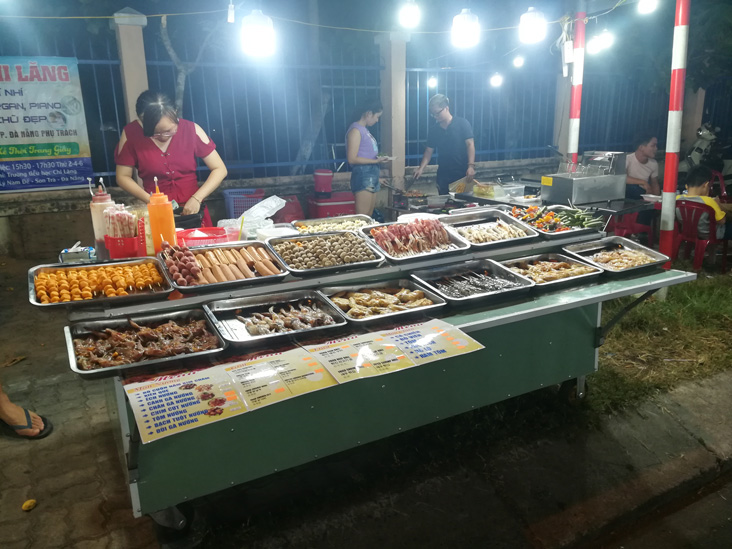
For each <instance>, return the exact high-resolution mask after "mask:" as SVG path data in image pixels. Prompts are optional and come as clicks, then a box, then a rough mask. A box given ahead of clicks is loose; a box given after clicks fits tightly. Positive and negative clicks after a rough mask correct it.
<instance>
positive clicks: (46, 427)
mask: <svg viewBox="0 0 732 549" xmlns="http://www.w3.org/2000/svg"><path fill="white" fill-rule="evenodd" d="M23 411H24V412H25V420H26V421H27V422H28V423H26V424H25V425H8V424H7V423H5V422H4V421H0V423H1V424H3V425H4V426H5V427H7V429H8V433H9V434H10V435H12V436H15V437H18V438H24V439H26V440H38V439H39V438H45V437H47V436H48V435H50V434H51V433H52V432H53V423H51V422H50V420H48V419H46V418H45V417H43V416H41V415H39V416H38V417H40V418H41V419H42V420H43V430H42V431H41V432H40V433H38V434H37V435H35V436H28V435H19V434H18V433H17V432H16V431H22V430H24V429H33V422H32V421H31V416H30V412H29V411H28V410H27V409H25V408H23Z"/></svg>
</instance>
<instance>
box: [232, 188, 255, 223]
mask: <svg viewBox="0 0 732 549" xmlns="http://www.w3.org/2000/svg"><path fill="white" fill-rule="evenodd" d="M223 195H224V200H225V201H226V216H227V217H228V218H229V219H236V218H237V217H239V216H240V215H241V214H243V213H244V212H245V211H247V210H248V209H249V208H251V207H252V206H254V205H255V204H257V203H258V202H261V201H262V199H263V198H264V189H226V190H225V191H223Z"/></svg>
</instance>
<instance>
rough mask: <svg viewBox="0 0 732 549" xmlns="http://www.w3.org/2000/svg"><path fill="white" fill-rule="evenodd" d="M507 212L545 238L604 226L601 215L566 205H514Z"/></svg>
mask: <svg viewBox="0 0 732 549" xmlns="http://www.w3.org/2000/svg"><path fill="white" fill-rule="evenodd" d="M507 211H508V213H509V214H510V215H511V216H512V217H514V218H515V219H518V220H519V221H521V223H524V224H525V225H528V226H529V227H531V228H532V229H534V230H535V231H537V232H538V233H539V234H542V235H544V236H545V237H546V238H562V237H565V236H574V235H576V234H580V233H588V232H593V231H600V230H602V228H603V227H604V226H605V222H604V221H603V220H602V218H601V217H597V216H596V215H594V214H592V213H590V212H586V211H585V210H582V209H579V208H570V207H568V206H529V207H527V208H521V207H520V206H514V207H512V208H511V209H509V210H507Z"/></svg>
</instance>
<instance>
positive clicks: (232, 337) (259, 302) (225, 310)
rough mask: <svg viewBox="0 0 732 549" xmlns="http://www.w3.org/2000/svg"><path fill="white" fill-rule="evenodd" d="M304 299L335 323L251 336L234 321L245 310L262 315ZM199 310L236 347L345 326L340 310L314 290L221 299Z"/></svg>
mask: <svg viewBox="0 0 732 549" xmlns="http://www.w3.org/2000/svg"><path fill="white" fill-rule="evenodd" d="M307 299H310V300H312V301H314V302H316V303H317V304H318V305H319V306H320V308H321V309H322V310H323V311H325V312H326V313H328V314H329V315H330V316H332V317H333V320H334V321H335V324H329V325H327V326H318V327H315V328H308V329H306V330H294V331H292V332H284V333H276V334H266V335H259V336H253V335H251V334H250V333H249V332H248V331H247V329H246V327H245V326H244V324H243V323H242V322H240V321H238V320H237V319H236V318H235V315H236V314H239V315H240V316H245V315H246V314H247V311H251V312H261V311H265V312H266V311H267V309H268V308H269V307H272V306H274V307H281V306H283V305H286V304H287V303H293V302H295V301H301V300H307ZM203 309H204V311H206V314H207V315H208V317H209V319H210V320H211V321H212V322H213V323H214V324H215V325H216V328H217V329H218V330H219V332H220V333H221V336H222V337H223V338H224V339H225V340H226V341H228V342H229V343H231V344H233V345H237V346H253V345H256V344H258V343H259V342H264V343H266V344H269V343H271V342H272V341H275V340H280V339H288V338H290V337H292V336H296V335H301V334H310V333H312V332H318V331H322V330H330V329H333V328H338V327H341V326H345V324H346V319H345V318H344V317H343V314H342V313H341V310H340V309H339V308H338V307H335V306H333V305H332V304H331V303H330V301H328V300H327V299H325V297H324V296H323V294H321V293H320V292H318V291H317V290H298V291H294V292H282V293H276V294H270V295H267V296H258V297H243V298H238V299H222V300H219V301H212V302H211V303H206V304H205V305H204V306H203ZM235 311H239V312H235ZM275 312H277V311H275Z"/></svg>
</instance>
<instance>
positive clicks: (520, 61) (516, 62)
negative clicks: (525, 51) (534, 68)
mask: <svg viewBox="0 0 732 549" xmlns="http://www.w3.org/2000/svg"><path fill="white" fill-rule="evenodd" d="M513 66H514V67H516V68H517V69H520V68H521V67H523V66H524V57H523V55H517V56H516V57H514V58H513Z"/></svg>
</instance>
